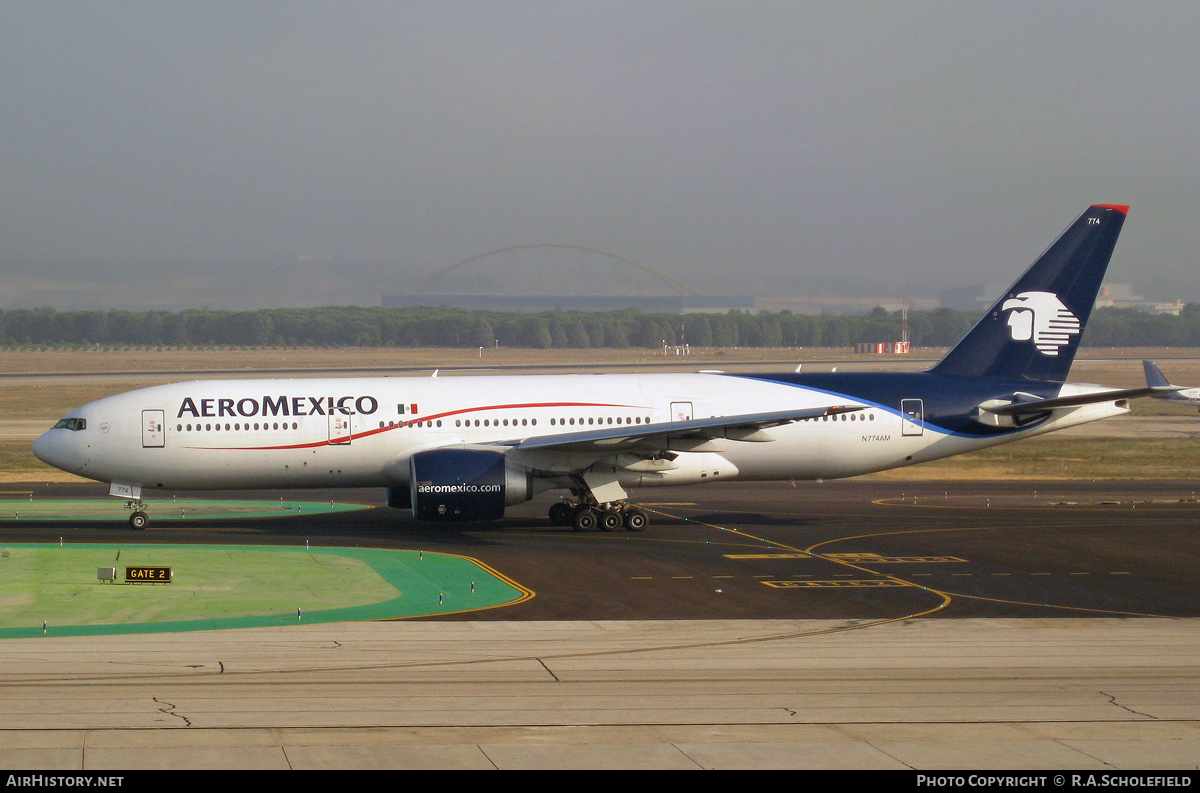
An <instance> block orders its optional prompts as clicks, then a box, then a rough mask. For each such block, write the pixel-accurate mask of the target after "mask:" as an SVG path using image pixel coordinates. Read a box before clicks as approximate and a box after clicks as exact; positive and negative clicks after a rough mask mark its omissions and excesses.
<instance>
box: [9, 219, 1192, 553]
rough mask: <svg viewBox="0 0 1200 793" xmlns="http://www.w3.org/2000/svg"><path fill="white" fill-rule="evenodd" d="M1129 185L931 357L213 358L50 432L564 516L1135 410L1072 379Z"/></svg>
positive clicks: (433, 513)
mask: <svg viewBox="0 0 1200 793" xmlns="http://www.w3.org/2000/svg"><path fill="white" fill-rule="evenodd" d="M1127 211H1128V207H1126V206H1117V205H1111V204H1097V205H1094V206H1092V207H1089V208H1088V209H1087V211H1086V212H1084V213H1083V214H1082V215H1080V217H1079V218H1078V219H1076V220H1075V222H1074V223H1072V224H1071V225H1070V226H1069V227H1068V228H1067V230H1066V231H1065V232H1063V234H1062V235H1061V236H1060V237H1059V238H1058V240H1057V241H1056V242H1055V243H1054V244H1053V245H1051V246H1050V247H1049V248H1048V249H1047V250H1046V251H1045V253H1043V254H1042V255H1041V257H1040V258H1039V259H1038V260H1037V261H1036V262H1035V263H1034V264H1033V265H1032V266H1031V267H1030V268H1029V270H1028V271H1027V272H1026V273H1025V274H1024V275H1022V276H1021V277H1020V278H1019V279H1017V282H1016V283H1015V284H1014V285H1013V286H1012V288H1011V289H1010V290H1009V291H1008V292H1006V293H1005V294H1004V295H1003V296H1002V297H1001V298H1000V299H999V300H998V301H997V302H996V304H995V305H994V306H993V307H992V308H991V310H990V311H988V312H987V314H985V315H984V317H983V318H982V319H981V320H980V321H979V323H978V324H977V325H976V326H975V327H974V328H973V329H972V330H971V331H970V332H969V333H968V334H967V335H966V336H965V337H964V338H963V339H962V341H961V342H959V343H958V345H957V346H955V347H954V348H953V349H952V350H950V352H949V353H948V354H947V355H946V356H945V357H944V358H942V360H941V361H940V362H939V363H937V364H936V365H935V366H934V367H932V368H931V369H929V370H927V371H923V372H893V373H876V372H845V373H838V372H826V373H804V374H800V373H787V374H754V375H735V374H721V373H700V374H613V375H540V376H492V377H451V378H437V377H426V378H409V377H389V378H348V379H342V378H337V379H333V378H324V379H322V378H317V379H290V380H216V381H198V382H191V383H177V384H173V385H163V386H155V387H152V388H144V389H141V390H138V391H132V392H129V393H126V394H120V395H117V396H112V397H108V398H105V399H101V400H98V401H96V402H92V403H90V404H88V405H84V406H83V407H81V408H79V409H78V410H73V411H71V412H70V413H69V414H68V415H67V416H66V417H65V418H63V419H62V420H61V421H59V422H58V424H56V425H55V426H54V428H53V429H51V430H49V431H47V432H46V433H45V434H43V435H42V436H41V437H39V438H38V439H37V440H36V441H35V442H34V445H33V451H34V453H35V454H36V455H37V456H38V457H39V458H40V459H41V460H43V461H45V462H47V463H49V464H50V465H53V466H56V467H58V468H61V469H62V470H64V471H69V472H71V473H73V474H78V475H80V476H84V477H88V478H91V479H95V480H98V481H101V482H108V483H110V491H109V492H110V493H111V494H112V495H115V496H121V497H124V498H125V499H126V500H127V506H129V507H130V508H131V510H132V515H131V517H130V523H131V525H133V526H134V527H135V528H143V527H144V526H145V525H146V523H147V516H146V512H145V506H144V504H143V502H142V492H143V490H145V489H151V490H163V489H172V490H188V489H221V488H230V489H235V488H303V487H364V486H378V487H383V488H386V489H387V500H388V504H390V505H391V506H393V507H401V508H404V509H411V510H412V512H413V514H414V515H415V516H416V517H417V518H418V519H422V520H433V521H463V520H490V519H495V518H499V517H501V516H503V515H504V510H505V507H507V506H511V505H513V504H519V503H521V502H525V501H528V500H530V499H532V498H533V497H534V495H535V494H537V493H539V492H542V491H545V490H549V489H554V488H560V489H566V490H569V491H570V493H571V496H572V498H571V499H570V500H569V501H568V500H565V501H562V502H559V503H557V504H555V506H554V507H553V508H551V510H550V518H551V519H552V520H553V521H555V522H557V523H561V524H564V525H566V524H572V525H574V526H575V528H577V529H580V530H585V529H591V528H594V527H597V526H599V527H601V528H604V529H608V530H614V529H619V528H621V527H624V528H626V529H629V530H634V531H636V530H640V529H642V528H644V527H645V526H646V523H647V513H646V511H645V510H642V509H639V508H637V507H636V506H633V505H631V504H630V503H629V502H628V491H629V490H630V489H632V488H637V487H650V486H665V485H677V484H693V483H699V482H723V481H727V480H730V479H740V480H790V479H801V480H803V479H819V478H825V479H830V478H834V477H848V476H855V475H858V474H865V473H870V472H872V471H882V470H885V469H889V468H896V467H899V466H905V465H913V464H916V463H921V462H925V461H927V460H934V459H938V458H941V457H948V456H950V455H955V454H961V453H963V452H969V451H974V450H976V449H982V448H985V447H988V446H993V445H996V444H999V443H1006V442H1009V441H1015V440H1020V439H1022V438H1029V437H1032V436H1035V435H1041V434H1043V433H1047V432H1051V431H1053V430H1059V429H1064V428H1066V427H1073V426H1076V425H1078V424H1082V423H1084V422H1089V421H1095V420H1097V419H1103V418H1108V417H1109V416H1116V415H1120V414H1123V413H1126V412H1128V402H1127V401H1128V400H1129V399H1130V398H1133V397H1138V396H1145V395H1149V394H1156V393H1165V392H1167V391H1171V390H1174V389H1172V388H1171V387H1158V388H1155V387H1151V386H1147V387H1146V388H1137V389H1125V390H1116V389H1110V388H1103V387H1100V386H1093V385H1073V384H1069V383H1066V382H1065V380H1066V377H1067V374H1068V372H1069V370H1070V368H1071V362H1072V360H1073V359H1074V357H1075V351H1076V350H1077V349H1078V346H1079V339H1080V335H1081V334H1082V332H1083V328H1084V325H1085V323H1086V322H1087V319H1088V316H1089V314H1090V313H1091V310H1092V304H1093V303H1094V301H1095V298H1096V294H1097V291H1098V290H1099V288H1100V283H1101V280H1102V279H1103V277H1104V272H1105V269H1106V268H1107V266H1108V261H1109V258H1110V257H1111V255H1112V251H1113V247H1114V246H1115V244H1116V241H1117V236H1118V234H1119V233H1120V231H1121V226H1122V224H1123V223H1124V221H1125V216H1126V213H1127Z"/></svg>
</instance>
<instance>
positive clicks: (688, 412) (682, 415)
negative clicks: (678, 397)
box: [671, 402, 692, 421]
mask: <svg viewBox="0 0 1200 793" xmlns="http://www.w3.org/2000/svg"><path fill="white" fill-rule="evenodd" d="M691 420H692V403H691V402H672V403H671V421H691Z"/></svg>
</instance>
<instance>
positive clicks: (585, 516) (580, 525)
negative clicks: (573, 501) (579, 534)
mask: <svg viewBox="0 0 1200 793" xmlns="http://www.w3.org/2000/svg"><path fill="white" fill-rule="evenodd" d="M598 521H599V516H598V515H596V511H595V510H594V509H592V508H591V507H584V508H582V509H580V510H579V511H578V512H576V513H575V519H574V520H573V521H572V522H571V525H573V526H574V527H575V531H592V530H593V529H595V528H596V523H597V522H598Z"/></svg>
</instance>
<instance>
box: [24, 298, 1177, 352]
mask: <svg viewBox="0 0 1200 793" xmlns="http://www.w3.org/2000/svg"><path fill="white" fill-rule="evenodd" d="M978 318H979V315H978V313H976V312H970V311H954V310H951V309H947V308H938V309H933V310H931V311H911V312H909V316H908V323H907V324H908V334H909V338H910V340H911V341H912V344H913V345H914V346H917V347H947V346H950V345H952V344H954V343H955V342H956V341H958V339H960V338H961V337H962V336H963V334H965V333H966V332H967V331H968V330H969V329H970V328H971V327H972V325H974V323H975V322H976V321H977V320H978ZM903 328H904V320H903V317H902V313H901V312H899V311H891V312H889V311H886V310H884V309H883V308H876V309H875V310H873V311H871V312H869V313H867V314H857V315H849V314H821V315H808V314H793V313H791V312H788V311H782V312H762V313H756V314H753V313H749V312H739V311H731V312H729V313H727V314H684V315H679V314H650V313H644V312H640V311H636V310H625V311H609V312H579V311H549V312H543V313H538V314H518V313H506V312H492V311H471V310H467V309H456V308H432V307H412V308H379V307H363V306H337V307H334V306H330V307H320V308H286V309H259V310H253V311H217V310H209V309H190V310H186V311H179V312H171V311H126V310H107V311H57V310H54V309H49V308H39V309H12V310H0V345H2V346H6V347H28V346H44V345H57V346H62V345H67V346H94V345H101V346H160V347H162V346H165V347H203V346H235V347H272V346H275V347H280V346H282V347H465V348H474V347H492V346H503V347H524V348H534V349H550V348H559V349H562V348H580V349H582V348H591V347H595V348H600V347H615V348H625V347H636V348H651V349H656V348H661V347H664V346H666V347H672V346H677V345H688V346H691V347H697V348H708V347H724V348H729V347H846V346H850V345H853V344H856V343H860V342H882V341H898V340H900V338H901V334H902V332H903ZM1084 343H1085V344H1087V345H1089V346H1094V347H1130V346H1136V347H1200V304H1189V305H1187V306H1185V307H1184V309H1183V311H1182V312H1181V313H1180V314H1179V315H1170V314H1150V313H1147V312H1143V311H1137V310H1134V309H1112V308H1104V309H1098V310H1096V311H1095V312H1093V314H1092V318H1091V321H1090V322H1089V324H1088V328H1087V331H1086V333H1085V335H1084Z"/></svg>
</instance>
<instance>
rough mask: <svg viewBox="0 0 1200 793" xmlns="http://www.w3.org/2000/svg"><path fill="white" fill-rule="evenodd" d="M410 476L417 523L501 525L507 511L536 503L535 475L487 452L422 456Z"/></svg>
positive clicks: (441, 451)
mask: <svg viewBox="0 0 1200 793" xmlns="http://www.w3.org/2000/svg"><path fill="white" fill-rule="evenodd" d="M409 473H410V476H411V478H410V479H409V491H410V493H411V497H412V511H413V516H414V517H415V518H417V519H418V520H441V521H454V520H496V519H497V518H502V517H504V508H505V507H506V506H511V505H512V504H520V503H521V502H523V501H528V500H529V499H531V498H533V475H532V474H531V473H530V472H529V471H527V470H525V469H524V468H519V467H517V466H515V465H513V464H512V463H510V462H508V461H507V460H505V458H504V455H503V454H502V453H500V452H495V451H491V450H488V449H431V450H429V451H425V452H417V453H416V454H414V455H413V456H412V459H411V461H410V463H409ZM389 501H391V499H390V498H389ZM395 506H399V505H395Z"/></svg>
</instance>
